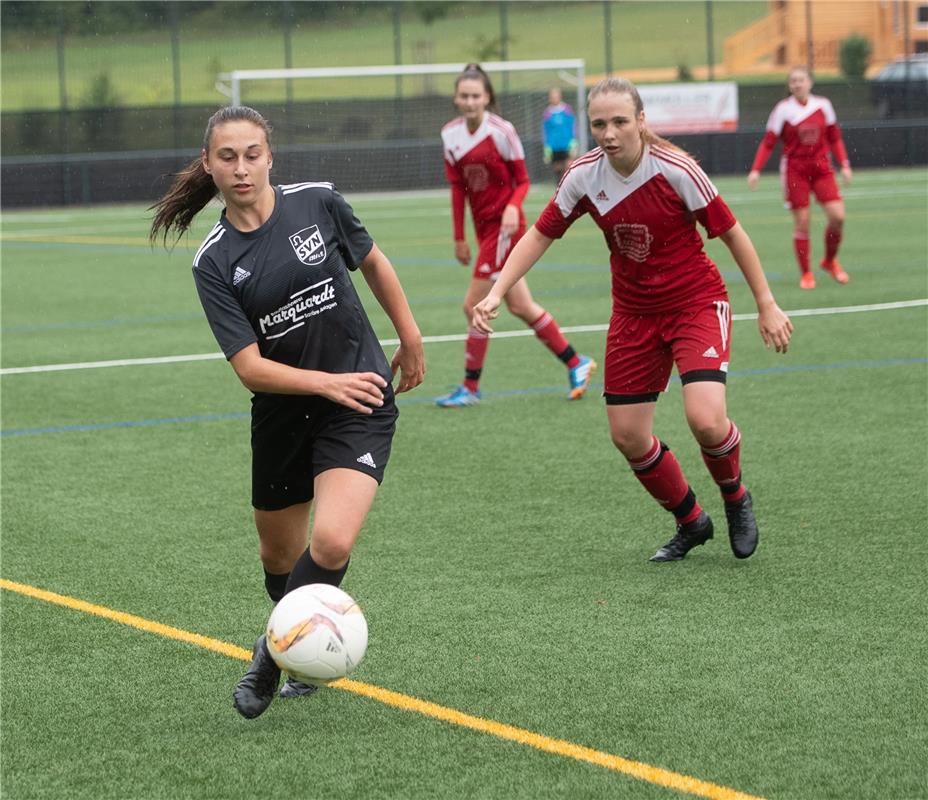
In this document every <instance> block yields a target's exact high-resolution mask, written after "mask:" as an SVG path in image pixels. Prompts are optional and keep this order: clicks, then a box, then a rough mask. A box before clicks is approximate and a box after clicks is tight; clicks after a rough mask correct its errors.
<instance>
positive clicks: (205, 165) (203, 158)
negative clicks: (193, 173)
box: [200, 150, 210, 175]
mask: <svg viewBox="0 0 928 800" xmlns="http://www.w3.org/2000/svg"><path fill="white" fill-rule="evenodd" d="M200 163H201V164H202V165H203V171H204V172H205V173H206V174H207V175H209V174H210V173H209V160H208V158H207V154H206V151H205V150H201V151H200Z"/></svg>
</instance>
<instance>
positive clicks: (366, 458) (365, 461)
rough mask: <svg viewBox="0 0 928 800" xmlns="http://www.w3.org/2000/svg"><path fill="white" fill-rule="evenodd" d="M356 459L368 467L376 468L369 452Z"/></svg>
mask: <svg viewBox="0 0 928 800" xmlns="http://www.w3.org/2000/svg"><path fill="white" fill-rule="evenodd" d="M357 461H358V463H359V464H366V465H367V466H368V467H371V469H377V465H376V464H375V463H374V459H373V458H372V457H371V454H370V453H365V454H364V455H363V456H359V457H358V459H357Z"/></svg>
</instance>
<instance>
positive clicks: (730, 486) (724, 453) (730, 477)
mask: <svg viewBox="0 0 928 800" xmlns="http://www.w3.org/2000/svg"><path fill="white" fill-rule="evenodd" d="M729 422H730V423H731V427H730V428H729V429H728V435H727V436H726V437H725V438H724V439H723V440H722V441H721V442H719V443H718V444H717V445H715V446H714V447H703V448H702V460H703V461H705V462H706V466H707V467H708V468H709V473H710V474H711V475H712V477H713V479H714V480H715V482H716V483H717V484H718V486H719V489H721V490H722V499H723V500H724V501H725V502H726V503H737V502H738V501H739V500H740V499H741V498H742V497H744V493H745V488H744V486H743V484H742V483H741V431H739V430H738V426H737V425H735V423H734V422H731V420H729Z"/></svg>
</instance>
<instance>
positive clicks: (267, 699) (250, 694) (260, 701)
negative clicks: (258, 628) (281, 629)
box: [232, 634, 280, 719]
mask: <svg viewBox="0 0 928 800" xmlns="http://www.w3.org/2000/svg"><path fill="white" fill-rule="evenodd" d="M252 653H253V657H252V660H251V666H250V667H249V668H248V672H246V673H245V677H243V678H242V679H241V680H240V681H239V682H238V685H237V686H236V687H235V693H234V694H233V701H232V702H233V705H234V706H235V710H236V711H238V713H239V714H241V715H242V716H243V717H247V718H248V719H254V718H255V717H257V716H260V715H261V714H263V713H264V711H265V709H266V708H267V707H268V706H269V705H270V704H271V700H273V699H274V695H275V694H276V693H277V684H278V682H279V681H280V667H278V666H277V665H276V664H275V663H274V660H273V659H272V658H271V654H270V653H268V651H267V644H266V643H265V636H264V634H261V636H259V637H258V641H256V642H255V647H254V650H253V651H252Z"/></svg>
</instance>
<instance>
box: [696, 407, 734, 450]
mask: <svg viewBox="0 0 928 800" xmlns="http://www.w3.org/2000/svg"><path fill="white" fill-rule="evenodd" d="M686 421H687V422H688V423H689V426H690V430H691V431H692V433H693V436H694V437H695V439H696V441H697V442H699V444H701V445H703V446H704V447H711V446H712V445H714V444H717V443H718V442H720V441H722V440H723V439H724V438H725V437H726V436H727V435H728V429H729V427H730V424H729V421H728V417H727V416H726V415H725V414H724V413H716V412H712V411H711V410H708V409H703V410H700V412H698V413H692V414H688V415H687V418H686Z"/></svg>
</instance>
